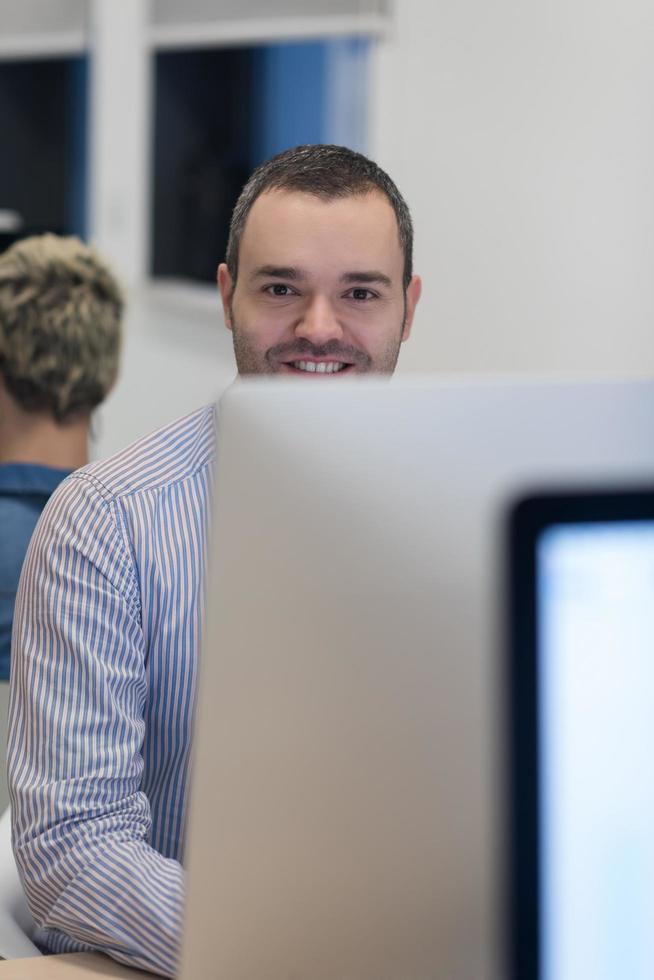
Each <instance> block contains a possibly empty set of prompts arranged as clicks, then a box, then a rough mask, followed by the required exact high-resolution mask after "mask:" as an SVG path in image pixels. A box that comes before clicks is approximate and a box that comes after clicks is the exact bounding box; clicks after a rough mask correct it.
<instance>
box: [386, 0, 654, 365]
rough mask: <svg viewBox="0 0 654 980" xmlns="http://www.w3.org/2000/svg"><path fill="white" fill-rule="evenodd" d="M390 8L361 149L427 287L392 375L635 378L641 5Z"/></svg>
mask: <svg viewBox="0 0 654 980" xmlns="http://www.w3.org/2000/svg"><path fill="white" fill-rule="evenodd" d="M396 8H397V29H396V32H395V34H394V36H393V37H392V38H391V39H390V40H389V41H387V42H383V43H382V44H381V45H380V49H379V51H378V56H377V58H376V63H375V66H374V75H373V79H372V83H371V91H372V96H373V101H374V110H373V120H372V143H371V147H370V150H371V154H372V155H374V156H376V157H377V159H378V161H379V162H380V163H381V164H382V165H384V166H386V167H387V168H388V169H389V171H390V173H391V174H392V175H393V176H394V177H395V178H396V180H397V182H398V184H399V186H400V188H401V189H402V191H403V192H404V193H405V194H406V196H407V198H408V201H409V204H410V206H411V208H412V211H413V213H414V216H415V225H416V239H417V241H416V269H417V271H420V272H421V273H422V274H423V277H424V283H425V291H424V298H423V301H422V306H421V308H420V310H419V315H418V317H417V319H416V324H415V328H414V336H413V337H412V339H411V340H410V342H409V343H408V344H407V345H406V346H405V349H404V352H403V355H402V359H401V362H400V363H401V369H402V370H406V371H411V370H424V369H429V370H443V371H457V372H469V371H470V372H491V371H501V372H514V371H534V370H535V371H547V372H550V371H554V372H559V371H565V372H586V371H587V372H591V373H594V372H597V373H609V374H625V375H631V374H641V373H648V374H651V373H652V372H653V371H654V124H653V120H654V57H652V49H653V43H654V5H652V3H651V0H548V2H547V3H540V2H536V0H526V2H525V0H495V2H493V3H487V2H485V0H475V2H472V0H443V2H439V3H434V2H433V0H398V2H397V4H396Z"/></svg>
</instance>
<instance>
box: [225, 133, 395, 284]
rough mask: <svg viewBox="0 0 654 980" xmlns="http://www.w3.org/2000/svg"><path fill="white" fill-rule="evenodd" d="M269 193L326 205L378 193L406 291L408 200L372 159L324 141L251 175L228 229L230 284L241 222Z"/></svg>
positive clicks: (290, 153)
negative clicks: (391, 215)
mask: <svg viewBox="0 0 654 980" xmlns="http://www.w3.org/2000/svg"><path fill="white" fill-rule="evenodd" d="M269 190H285V191H304V192H305V193H307V194H315V196H316V197H321V198H323V199H324V200H327V201H329V200H332V199H334V198H339V197H350V196H352V195H357V194H367V193H370V191H373V190H379V191H381V192H382V194H384V195H385V196H386V198H387V199H388V201H389V202H390V204H391V207H392V208H393V211H394V212H395V217H396V219H397V230H398V234H399V239H400V246H401V248H402V251H403V253H404V288H405V289H406V288H407V286H408V285H409V283H410V282H411V276H412V271H413V224H412V222H411V214H410V213H409V208H408V207H407V204H406V201H405V200H404V198H403V197H402V195H401V194H400V192H399V191H398V189H397V187H396V186H395V184H394V183H393V181H392V180H391V178H390V177H389V176H388V174H387V173H385V172H384V171H383V170H382V169H381V167H378V166H377V164H376V163H373V161H372V160H369V159H368V158H367V157H364V156H363V154H362V153H356V152H355V151H354V150H350V149H348V147H346V146H332V145H330V144H326V143H318V144H310V145H306V146H295V147H293V148H292V149H290V150H284V152H283V153H278V154H277V156H274V157H272V158H271V159H270V160H267V161H266V162H265V163H262V164H260V165H259V166H258V167H257V168H256V170H255V171H254V172H253V174H252V176H251V177H250V179H249V180H248V182H247V184H246V185H245V187H244V188H243V190H242V191H241V195H240V197H239V199H238V201H237V202H236V206H235V208H234V211H233V214H232V220H231V224H230V228H229V240H228V242H227V255H226V262H227V268H228V270H229V274H230V276H231V278H232V282H233V283H234V284H235V283H236V277H237V275H238V253H239V248H240V245H241V238H242V236H243V230H244V228H245V222H246V221H247V217H248V214H249V213H250V210H251V208H252V205H253V204H254V202H255V201H256V199H257V198H258V197H260V195H261V194H263V193H264V191H269Z"/></svg>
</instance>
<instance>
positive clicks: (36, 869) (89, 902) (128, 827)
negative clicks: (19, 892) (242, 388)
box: [9, 407, 215, 976]
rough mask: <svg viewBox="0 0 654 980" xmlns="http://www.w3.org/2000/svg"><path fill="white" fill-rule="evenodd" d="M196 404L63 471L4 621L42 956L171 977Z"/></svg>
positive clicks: (181, 814)
mask: <svg viewBox="0 0 654 980" xmlns="http://www.w3.org/2000/svg"><path fill="white" fill-rule="evenodd" d="M214 450H215V413H214V409H213V407H208V408H204V409H201V410H200V411H198V412H195V413H194V414H192V415H189V416H187V417H186V418H184V419H181V420H179V421H177V422H175V423H173V424H172V425H169V426H167V427H166V428H164V429H161V430H159V431H158V432H156V433H154V434H153V435H150V436H148V437H146V438H145V439H142V440H140V441H139V442H137V443H135V444H134V445H133V446H131V447H129V448H128V449H126V450H124V451H123V452H121V453H119V454H118V455H116V456H114V457H112V458H111V459H109V460H106V461H102V462H99V463H93V464H91V465H90V466H87V467H84V468H83V469H81V470H78V471H76V472H75V473H73V474H72V475H71V476H70V477H69V478H68V479H67V480H66V481H65V482H64V483H63V484H62V485H61V486H60V487H59V489H58V490H57V491H55V493H54V495H53V496H52V498H51V499H50V501H49V503H48V505H47V507H46V508H45V510H44V512H43V514H42V516H41V519H40V521H39V524H38V525H37V528H36V531H35V533H34V537H33V538H32V542H31V544H30V548H29V550H28V553H27V557H26V560H25V565H24V568H23V573H22V577H21V582H20V587H19V591H18V597H17V602H16V611H15V628H14V642H13V649H12V658H13V660H12V676H11V686H12V692H11V698H12V700H11V709H10V718H9V731H10V738H9V779H10V792H11V801H12V810H13V841H14V850H15V855H16V860H17V863H18V866H19V870H20V873H21V877H22V880H23V884H24V887H25V892H26V894H27V897H28V901H29V905H30V908H31V910H32V913H33V915H34V917H35V919H36V921H37V923H38V924H39V927H40V929H39V934H38V936H37V941H38V942H39V944H40V945H41V946H42V947H43V948H45V949H47V950H50V951H53V952H71V951H76V950H89V949H95V950H102V951H103V952H105V953H108V954H109V955H111V956H113V957H114V958H115V959H117V960H119V961H121V962H123V963H127V964H129V965H131V966H136V967H140V968H142V969H148V970H152V971H154V972H157V973H162V974H164V975H166V976H172V975H174V973H175V971H176V967H177V964H178V958H179V940H180V923H181V913H182V903H183V885H184V876H183V870H182V865H181V862H182V857H183V855H182V846H183V835H184V818H185V812H186V799H187V791H188V778H189V751H190V742H191V725H192V720H193V713H194V705H195V694H196V692H195V682H196V670H197V660H198V646H199V639H200V625H201V618H202V605H203V602H202V599H203V569H204V562H205V554H206V547H207V536H208V535H207V532H208V524H209V520H208V516H209V511H210V498H211V484H212V473H213V459H214V455H215V451H214Z"/></svg>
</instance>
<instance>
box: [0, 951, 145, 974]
mask: <svg viewBox="0 0 654 980" xmlns="http://www.w3.org/2000/svg"><path fill="white" fill-rule="evenodd" d="M103 978H105V980H108V978H111V980H154V975H153V974H152V973H143V971H142V970H131V969H130V968H129V967H127V966H121V964H120V963H116V961H115V960H112V959H110V957H108V956H102V955H101V954H100V953H65V954H63V955H61V956H35V957H31V956H30V957H29V958H28V959H24V960H2V961H0V980H103Z"/></svg>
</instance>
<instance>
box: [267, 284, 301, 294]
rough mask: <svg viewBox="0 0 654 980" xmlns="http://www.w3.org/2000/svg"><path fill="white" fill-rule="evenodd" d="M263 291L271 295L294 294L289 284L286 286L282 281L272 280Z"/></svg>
mask: <svg viewBox="0 0 654 980" xmlns="http://www.w3.org/2000/svg"><path fill="white" fill-rule="evenodd" d="M264 292H266V293H268V294H269V295H271V296H294V295H295V292H294V290H292V289H291V287H290V286H286V285H285V284H284V283H283V282H274V283H272V285H270V286H266V288H265V290H264Z"/></svg>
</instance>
